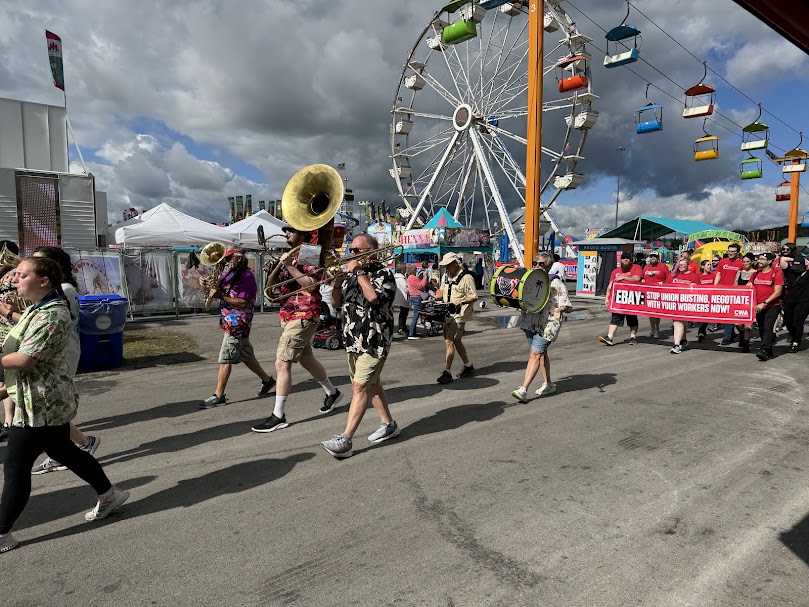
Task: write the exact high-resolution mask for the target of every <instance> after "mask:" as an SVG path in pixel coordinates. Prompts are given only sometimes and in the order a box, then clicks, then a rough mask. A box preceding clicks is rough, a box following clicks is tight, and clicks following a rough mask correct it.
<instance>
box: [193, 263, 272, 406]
mask: <svg viewBox="0 0 809 607" xmlns="http://www.w3.org/2000/svg"><path fill="white" fill-rule="evenodd" d="M225 259H226V260H227V265H225V269H224V270H223V271H222V277H221V278H220V279H219V284H218V285H217V286H216V287H214V288H213V289H211V297H213V298H215V299H218V300H219V326H220V327H222V330H223V331H224V332H225V337H224V339H223V340H222V347H221V348H220V350H219V375H218V376H217V380H216V392H214V394H213V395H212V396H209V397H208V398H206V399H205V400H204V401H202V402H201V403H200V404H199V406H200V408H201V409H211V408H213V407H218V406H220V405H226V404H227V398H226V397H225V387H226V386H227V384H228V379H229V378H230V371H231V369H232V368H233V365H235V364H238V363H244V366H245V367H247V368H248V369H250V370H251V371H252V372H253V373H255V374H256V375H258V376H259V377H260V378H261V389H260V390H259V391H258V394H256V396H260V397H261V396H266V395H267V394H269V393H270V392H271V391H272V389H273V387H274V386H275V380H274V379H273V378H272V377H270V376H269V375H267V373H266V372H265V371H264V369H262V368H261V365H260V364H259V363H258V361H257V360H256V355H255V353H254V352H253V346H252V344H251V343H250V327H251V326H252V324H253V307H254V306H255V302H256V291H257V290H258V287H257V286H256V277H255V276H254V275H253V272H252V271H251V270H250V268H249V266H248V265H247V259H246V258H245V256H244V250H242V249H238V248H232V249H228V250H227V251H226V252H225ZM200 284H201V285H203V286H204V284H203V279H202V278H200Z"/></svg>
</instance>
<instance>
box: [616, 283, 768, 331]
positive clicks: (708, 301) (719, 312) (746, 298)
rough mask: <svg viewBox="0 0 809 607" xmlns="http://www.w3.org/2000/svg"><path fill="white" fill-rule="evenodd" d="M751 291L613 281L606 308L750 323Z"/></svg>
mask: <svg viewBox="0 0 809 607" xmlns="http://www.w3.org/2000/svg"><path fill="white" fill-rule="evenodd" d="M754 308H755V303H754V297H753V290H752V289H750V288H748V287H711V286H708V287H697V286H694V287H676V286H667V285H659V286H658V285H646V284H639V283H629V282H616V283H613V285H612V291H611V293H610V301H609V302H608V305H607V309H608V310H609V311H610V312H614V313H616V314H633V315H636V316H653V317H655V318H670V319H672V320H683V321H694V322H711V323H722V324H730V323H751V322H753V320H754V319H755V313H754Z"/></svg>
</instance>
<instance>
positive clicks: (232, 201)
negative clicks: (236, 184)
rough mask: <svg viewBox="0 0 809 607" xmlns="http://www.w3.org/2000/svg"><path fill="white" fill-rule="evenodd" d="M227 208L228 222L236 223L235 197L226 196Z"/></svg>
mask: <svg viewBox="0 0 809 607" xmlns="http://www.w3.org/2000/svg"><path fill="white" fill-rule="evenodd" d="M228 209H229V210H230V215H228V217H229V218H230V219H229V221H230V223H236V197H235V196H228Z"/></svg>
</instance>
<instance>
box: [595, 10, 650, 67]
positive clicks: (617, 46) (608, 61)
mask: <svg viewBox="0 0 809 607" xmlns="http://www.w3.org/2000/svg"><path fill="white" fill-rule="evenodd" d="M627 19H629V2H627V3H626V16H625V17H624V20H623V21H621V23H620V25H618V26H616V27H614V28H612V29H611V30H610V31H608V32H607V35H606V36H604V37H605V38H606V39H607V55H606V57H604V67H606V68H612V67H618V66H620V65H626V64H628V63H635V61H637V60H638V55H639V54H640V44H639V43H638V38H639V37H640V30H639V29H638V28H637V27H635V26H634V25H626V20H627ZM629 38H632V48H629V47H628V46H627V43H625V42H623V41H624V40H628V39H629ZM641 42H642V39H641ZM610 47H612V48H610ZM621 47H623V50H622V49H621Z"/></svg>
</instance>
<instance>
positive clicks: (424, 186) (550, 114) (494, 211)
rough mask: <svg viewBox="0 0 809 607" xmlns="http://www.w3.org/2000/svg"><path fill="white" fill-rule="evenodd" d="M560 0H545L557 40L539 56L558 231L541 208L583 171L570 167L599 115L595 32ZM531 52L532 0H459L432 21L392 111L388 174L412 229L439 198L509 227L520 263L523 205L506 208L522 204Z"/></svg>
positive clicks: (455, 212)
mask: <svg viewBox="0 0 809 607" xmlns="http://www.w3.org/2000/svg"><path fill="white" fill-rule="evenodd" d="M560 1H561V0H545V1H544V22H543V24H544V25H543V27H544V30H545V32H549V33H551V34H552V35H553V36H555V37H556V40H557V41H558V42H556V43H555V44H548V42H547V40H546V41H545V48H546V52H545V54H544V58H543V69H542V73H543V79H544V81H545V82H544V90H545V91H546V93H545V94H544V97H545V100H544V102H543V107H542V112H543V129H542V160H541V175H542V180H543V182H542V184H541V193H542V208H543V210H544V212H543V219H544V220H545V221H548V222H550V224H551V227H553V229H554V230H555V231H556V232H557V233H558V234H560V236H562V237H563V234H562V232H561V231H560V230H559V226H558V225H556V222H555V221H553V218H552V217H551V216H550V214H549V213H548V212H547V209H548V207H550V206H551V205H552V204H553V203H554V201H556V199H557V197H558V196H559V195H560V193H561V192H563V191H564V190H569V189H573V188H575V187H577V186H578V185H579V184H580V183H581V182H582V180H583V178H584V176H583V175H582V174H581V173H580V172H577V171H576V166H577V165H578V163H579V162H580V161H581V160H583V156H582V150H583V148H584V143H585V140H586V139H587V132H588V130H589V129H590V128H591V127H592V126H593V125H594V124H595V122H596V120H597V119H598V112H596V111H595V110H593V109H592V107H591V105H592V102H593V101H595V100H596V99H598V97H597V96H596V95H595V94H593V91H592V79H591V77H590V67H589V62H590V56H589V54H588V53H587V50H586V44H587V43H588V42H590V40H591V39H590V38H588V37H586V36H584V35H582V34H581V33H579V31H578V29H577V27H576V24H575V23H574V22H573V21H572V20H571V19H570V17H569V16H568V15H567V14H566V13H565V12H564V10H563V9H562V8H561V7H560V6H559V2H560ZM548 49H549V50H548ZM528 51H529V49H528V0H522V1H516V2H504V1H502V0H489V1H487V2H477V1H475V2H471V1H469V0H465V1H462V0H456V1H454V2H451V3H450V4H448V5H446V6H445V7H443V9H442V10H441V12H438V13H436V14H435V15H434V16H433V18H432V19H430V21H429V22H428V23H427V25H426V27H425V28H424V30H423V31H422V33H421V35H420V36H419V38H418V39H417V40H416V43H415V44H414V45H413V47H412V49H411V50H410V53H409V54H408V57H407V61H406V63H405V65H404V68H403V70H402V74H401V77H400V78H399V84H398V87H397V90H396V95H395V97H394V99H395V101H394V105H393V109H392V110H391V116H392V120H391V126H390V146H391V160H392V166H391V169H390V174H391V177H393V178H394V180H395V182H396V184H397V188H398V191H399V194H400V196H401V198H402V200H403V202H404V207H403V208H402V209H401V212H402V215H404V216H405V217H406V218H407V220H408V224H407V229H412V228H414V227H418V226H420V225H423V223H424V222H426V221H427V220H428V218H429V217H431V216H433V215H434V214H435V213H436V212H437V211H438V210H439V208H442V207H443V208H445V209H446V210H447V211H448V212H449V213H450V214H452V216H453V217H455V218H456V219H457V220H458V221H459V222H460V223H461V224H462V225H465V226H467V227H471V226H472V225H484V226H485V227H486V228H488V229H490V230H491V231H492V233H493V234H495V233H499V232H501V231H504V232H505V233H506V234H507V235H508V239H509V244H510V246H511V248H512V250H513V251H514V253H515V256H516V257H517V259H518V261H519V262H520V263H522V253H521V250H520V247H519V245H518V242H519V239H518V238H517V233H516V230H515V227H514V226H515V225H519V223H520V221H521V218H522V215H520V216H517V217H513V216H510V215H509V211H508V209H512V210H517V209H519V210H520V211H524V208H525V169H524V164H525V157H526V121H527V115H528ZM512 215H513V214H512Z"/></svg>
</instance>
